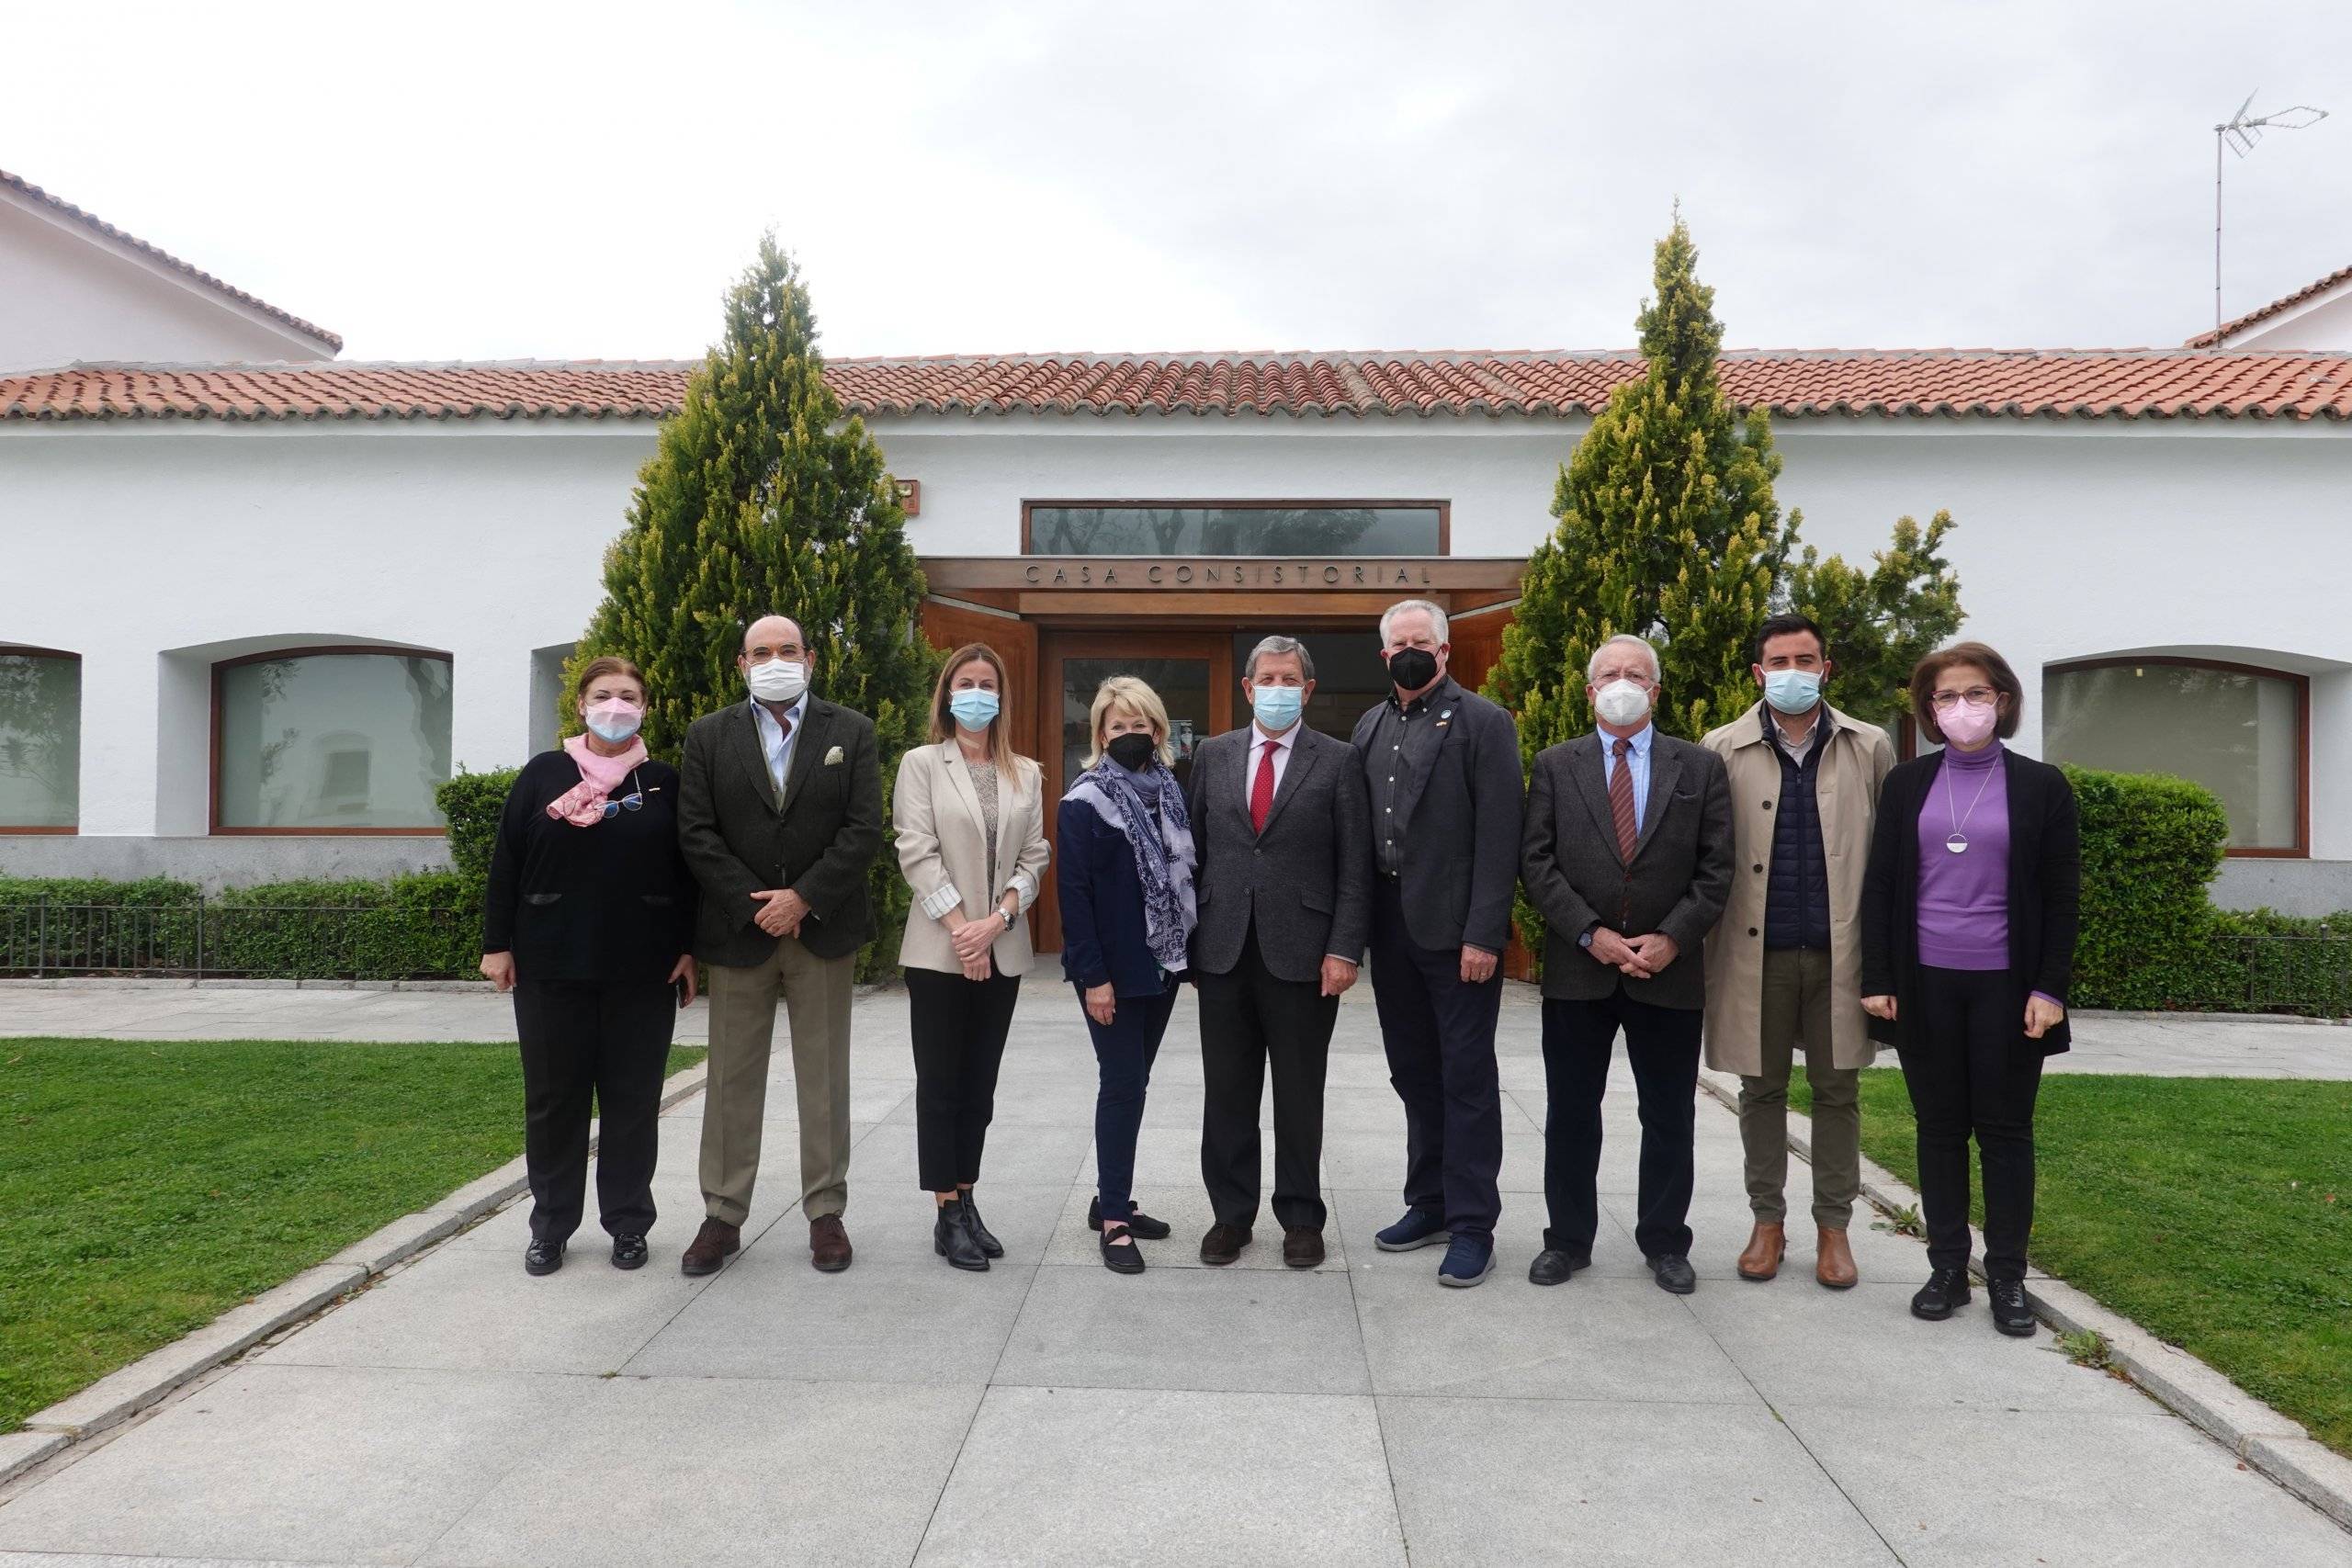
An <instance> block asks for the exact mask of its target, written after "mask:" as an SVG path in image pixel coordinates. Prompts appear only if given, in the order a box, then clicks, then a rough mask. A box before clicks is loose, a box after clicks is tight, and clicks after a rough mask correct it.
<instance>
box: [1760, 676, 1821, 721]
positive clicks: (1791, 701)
mask: <svg viewBox="0 0 2352 1568" xmlns="http://www.w3.org/2000/svg"><path fill="white" fill-rule="evenodd" d="M1764 700H1765V701H1766V702H1768V703H1770V704H1771V705H1773V706H1774V707H1776V708H1778V709H1780V710H1781V712H1782V713H1792V714H1793V713H1810V712H1812V711H1813V705H1815V703H1817V702H1819V701H1821V671H1818V670H1767V671H1764Z"/></svg>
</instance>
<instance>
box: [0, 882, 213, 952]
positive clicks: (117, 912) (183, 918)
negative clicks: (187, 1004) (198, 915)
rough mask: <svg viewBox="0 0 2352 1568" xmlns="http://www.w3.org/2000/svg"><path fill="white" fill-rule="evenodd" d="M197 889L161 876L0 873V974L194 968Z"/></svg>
mask: <svg viewBox="0 0 2352 1568" xmlns="http://www.w3.org/2000/svg"><path fill="white" fill-rule="evenodd" d="M197 894H198V888H197V886H196V884H194V883H192V882H174V881H171V880H169V879H168V878H164V877H160V876H158V877H146V878H142V879H141V880H140V881H137V882H102V881H99V880H97V879H96V878H94V877H79V876H0V971H9V970H24V971H34V970H47V969H58V968H71V969H159V968H189V967H193V966H194V964H195V957H194V954H195V951H196V920H195V917H194V916H193V915H192V914H189V913H188V912H187V910H188V909H189V908H190V907H191V906H193V905H194V904H195V902H196V899H197ZM44 904H46V905H47V906H48V908H47V909H46V910H45V911H44V909H43V908H42V906H43V905H44Z"/></svg>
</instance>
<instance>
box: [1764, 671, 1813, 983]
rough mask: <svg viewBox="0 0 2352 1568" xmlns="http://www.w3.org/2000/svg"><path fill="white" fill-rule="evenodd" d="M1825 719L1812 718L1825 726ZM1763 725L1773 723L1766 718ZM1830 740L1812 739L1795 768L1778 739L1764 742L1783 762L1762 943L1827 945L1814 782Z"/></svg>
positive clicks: (1778, 946) (1778, 947)
mask: <svg viewBox="0 0 2352 1568" xmlns="http://www.w3.org/2000/svg"><path fill="white" fill-rule="evenodd" d="M1826 721H1827V716H1826V715H1824V716H1822V717H1821V718H1819V719H1816V720H1815V721H1814V722H1815V723H1816V724H1820V723H1826ZM1764 722H1765V723H1766V724H1768V725H1769V724H1770V723H1771V722H1772V721H1771V719H1770V717H1767V718H1766V719H1765V720H1764ZM1827 739H1828V737H1827V736H1826V734H1825V735H1823V736H1821V737H1819V738H1818V739H1815V743H1814V747H1813V750H1811V751H1809V752H1807V753H1806V754H1805V759H1804V766H1803V767H1799V766H1798V765H1797V764H1796V763H1795V762H1793V761H1791V760H1790V758H1789V754H1788V752H1787V751H1785V750H1782V749H1781V745H1780V743H1779V742H1778V741H1777V740H1767V741H1766V742H1765V744H1766V745H1768V746H1770V747H1771V748H1772V754H1773V755H1774V756H1775V757H1778V758H1779V759H1780V761H1781V807H1780V810H1779V811H1778V812H1776V813H1775V814H1774V815H1773V818H1772V870H1771V874H1770V875H1769V876H1767V877H1766V878H1765V884H1764V945H1765V946H1766V947H1767V948H1770V949H1772V950H1774V951H1776V952H1777V951H1779V950H1781V949H1784V948H1792V947H1811V948H1818V949H1820V950H1822V951H1824V952H1826V951H1827V950H1828V947H1829V863H1828V861H1827V860H1826V859H1825V858H1824V857H1823V854H1822V849H1821V806H1820V803H1819V801H1817V800H1816V799H1815V796H1814V782H1815V778H1816V777H1817V776H1818V775H1819V773H1820V771H1821V753H1822V751H1823V750H1825V743H1826V740H1827Z"/></svg>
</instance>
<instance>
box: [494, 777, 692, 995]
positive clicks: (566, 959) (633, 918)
mask: <svg viewBox="0 0 2352 1568" xmlns="http://www.w3.org/2000/svg"><path fill="white" fill-rule="evenodd" d="M579 782H580V764H579V763H577V762H575V761H572V760H571V755H570V753H568V752H564V751H542V752H540V753H539V754H538V755H537V756H536V757H534V758H532V759H531V760H530V761H528V762H526V763H525V764H523V771H522V773H519V774H517V775H516V776H515V786H514V788H512V789H510V790H508V791H507V792H506V808H505V810H504V811H503V812H502V813H501V814H500V816H499V818H498V838H497V841H496V842H495V843H494V844H493V846H492V849H491V853H490V881H489V885H488V886H487V887H486V888H485V889H484V891H483V895H482V919H481V925H482V934H481V950H482V951H483V952H484V953H513V954H514V955H515V978H516V979H517V980H573V981H580V980H586V981H598V982H602V983H605V984H614V985H626V984H634V983H638V982H644V983H646V984H650V985H659V984H661V983H662V981H664V980H666V979H668V978H669V976H670V970H671V968H672V967H673V965H674V964H676V963H677V962H678V956H679V954H681V953H686V952H689V951H691V950H692V949H693V946H694V921H695V881H694V878H693V876H692V875H690V874H688V873H687V871H686V863H685V861H684V859H683V858H681V857H680V855H679V853H678V770H677V769H675V768H673V767H672V766H671V765H670V764H669V763H667V762H655V761H648V762H646V763H645V764H644V765H643V766H641V767H639V769H638V770H637V779H636V782H635V783H634V784H630V783H624V784H621V786H620V787H619V789H618V790H617V791H616V792H615V795H614V796H613V798H615V799H616V800H617V799H618V798H620V796H621V795H628V794H629V793H630V792H631V791H632V790H636V791H639V792H640V793H642V794H643V795H644V796H645V805H644V807H643V808H642V809H640V810H637V811H621V812H616V814H614V815H613V816H612V817H610V818H606V819H605V820H604V821H602V822H599V823H597V824H596V825H595V826H594V827H593V828H575V827H573V826H572V825H571V823H569V822H563V821H559V820H558V819H556V818H552V817H550V816H548V809H547V808H548V803H549V802H550V801H553V800H555V799H556V798H557V797H558V796H560V795H563V794H564V793H565V792H566V791H568V790H570V789H571V787H572V786H573V785H574V784H578V783H579Z"/></svg>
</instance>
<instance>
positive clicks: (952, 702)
mask: <svg viewBox="0 0 2352 1568" xmlns="http://www.w3.org/2000/svg"><path fill="white" fill-rule="evenodd" d="M999 706H1000V704H999V703H998V701H997V695H996V694H995V693H994V692H990V691H986V690H983V689H982V688H980V687H978V686H966V687H965V688H963V689H962V690H961V691H958V692H955V693H952V694H949V696H948V698H947V711H948V712H949V713H952V714H954V715H955V716H956V723H957V724H960V725H962V726H963V727H964V728H967V729H975V730H978V729H986V728H988V727H989V725H990V724H993V723H994V722H996V714H997V708H998V707H999Z"/></svg>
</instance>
